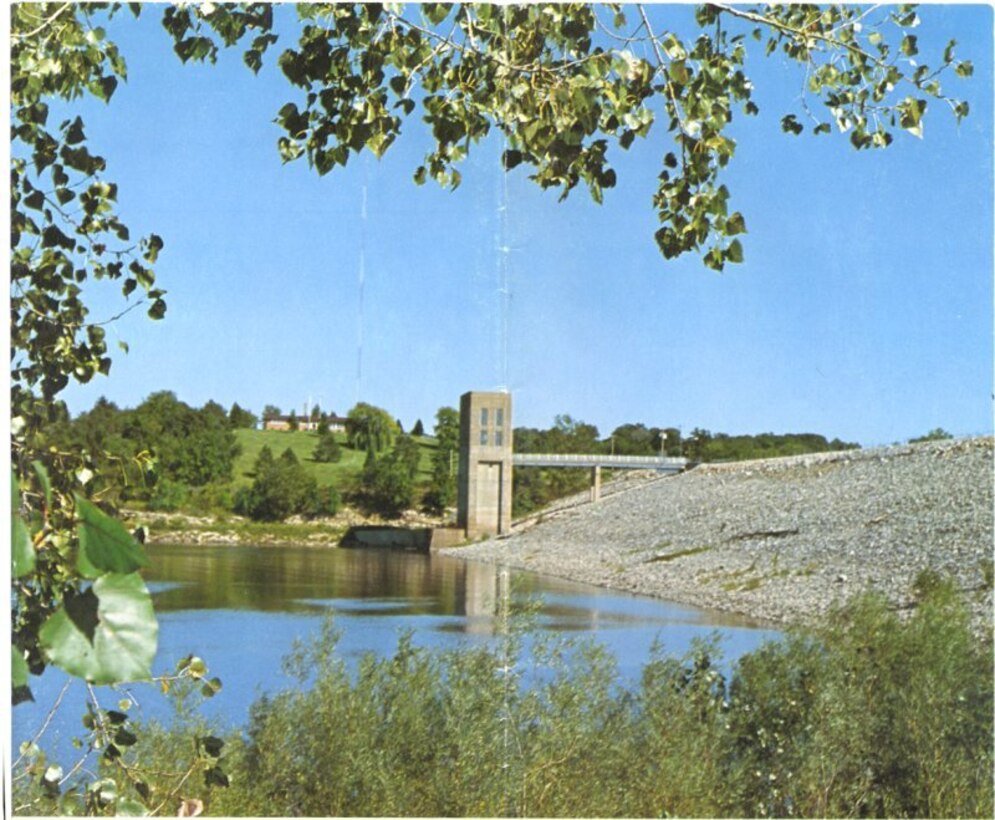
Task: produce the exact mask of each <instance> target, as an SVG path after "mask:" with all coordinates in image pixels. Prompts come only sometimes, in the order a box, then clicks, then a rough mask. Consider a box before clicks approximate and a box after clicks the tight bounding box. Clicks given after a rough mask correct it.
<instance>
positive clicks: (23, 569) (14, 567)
mask: <svg viewBox="0 0 995 820" xmlns="http://www.w3.org/2000/svg"><path fill="white" fill-rule="evenodd" d="M20 506H21V492H20V490H19V489H18V485H17V474H16V473H15V472H14V471H13V470H11V471H10V559H11V561H10V563H11V569H10V571H11V575H13V577H15V578H21V577H22V576H24V575H27V574H28V573H30V572H32V571H33V570H34V568H35V545H34V544H33V543H32V541H31V533H30V532H28V527H27V524H25V523H24V519H23V518H21V516H20V514H18V512H17V509H18V508H19V507H20Z"/></svg>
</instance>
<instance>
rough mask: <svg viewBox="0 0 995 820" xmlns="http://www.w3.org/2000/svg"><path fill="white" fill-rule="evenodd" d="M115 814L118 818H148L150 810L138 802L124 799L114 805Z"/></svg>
mask: <svg viewBox="0 0 995 820" xmlns="http://www.w3.org/2000/svg"><path fill="white" fill-rule="evenodd" d="M114 814H115V815H116V816H117V817H148V814H149V810H148V809H147V808H146V807H145V806H144V805H143V804H141V803H139V802H138V801H137V800H131V799H130V798H127V797H122V798H121V799H120V800H118V801H117V802H116V803H115V804H114Z"/></svg>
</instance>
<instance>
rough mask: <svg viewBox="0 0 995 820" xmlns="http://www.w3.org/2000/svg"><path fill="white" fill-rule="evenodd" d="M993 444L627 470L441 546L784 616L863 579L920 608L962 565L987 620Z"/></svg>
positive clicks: (977, 617) (804, 617)
mask: <svg viewBox="0 0 995 820" xmlns="http://www.w3.org/2000/svg"><path fill="white" fill-rule="evenodd" d="M993 445H995V441H993V439H992V438H974V439H961V440H952V441H940V442H926V443H920V444H914V445H913V444H907V445H896V446H892V447H884V448H875V449H873V450H848V451H842V452H834V453H820V454H814V455H804V456H791V457H787V458H778V459H767V460H761V461H745V462H734V463H727V464H704V465H701V466H699V467H696V468H695V469H693V470H690V471H688V472H686V473H683V474H681V475H678V476H672V477H666V478H660V477H656V476H652V477H647V476H641V477H633V478H623V479H622V480H621V481H620V482H618V485H619V486H616V487H615V491H614V492H608V493H605V494H604V495H603V497H602V499H601V501H599V502H598V503H595V504H582V503H577V502H578V500H579V499H580V498H582V497H583V496H577V497H574V499H573V500H572V501H573V503H571V500H566V501H565V502H561V503H560V504H559V505H554V508H551V509H549V510H547V511H546V512H544V513H543V514H541V515H540V516H538V517H534V520H527V521H526V522H519V523H518V524H516V526H515V527H513V530H512V532H511V533H510V534H509V535H508V536H504V537H498V538H495V539H490V540H487V541H482V542H478V543H475V544H471V545H467V546H462V547H454V548H447V549H442V550H439V553H440V554H444V555H451V556H458V557H462V558H464V559H467V560H474V561H484V562H488V563H500V564H505V565H507V566H509V567H514V568H517V569H525V570H530V571H533V572H539V573H542V574H546V575H552V576H555V577H559V578H564V579H569V580H573V581H581V582H583V583H589V584H592V585H595V586H600V587H606V588H611V589H615V590H619V591H624V592H632V593H636V594H640V595H649V596H652V597H656V598H664V599H667V600H670V601H674V602H675V603H680V604H687V605H691V606H697V607H701V608H703V609H712V610H719V611H722V612H728V613H735V614H739V615H743V616H745V617H748V618H751V619H756V620H759V621H763V622H766V623H771V624H776V625H781V626H783V625H789V624H804V623H807V622H812V621H815V620H818V619H819V618H821V617H823V616H825V615H826V614H827V613H828V612H829V611H830V609H831V608H832V607H834V606H836V605H838V604H841V603H843V602H844V601H846V600H847V599H849V598H851V597H853V596H854V595H857V594H859V593H860V592H863V591H865V590H876V591H878V592H879V593H881V594H882V595H884V596H885V597H886V598H887V599H888V601H889V602H890V604H891V605H892V607H893V608H895V609H897V610H900V611H910V610H911V609H913V608H914V607H915V606H916V601H917V597H918V594H917V591H916V586H917V583H918V584H920V585H921V584H928V583H930V582H931V581H932V579H933V578H934V577H935V576H933V575H932V574H933V573H935V574H938V575H940V576H944V577H950V578H952V580H953V582H954V584H955V585H956V586H957V587H958V588H959V589H960V590H961V591H962V592H963V594H964V596H965V599H966V600H967V602H968V604H969V606H970V609H971V613H972V620H973V622H974V623H975V624H976V625H977V626H978V627H979V628H981V629H984V628H985V625H986V624H987V625H988V626H990V625H991V623H992V584H991V573H992V569H991V562H992V538H993V535H992V533H993V523H992V519H993V512H992V511H993V483H995V478H993V469H992V468H993ZM523 524H524V526H523Z"/></svg>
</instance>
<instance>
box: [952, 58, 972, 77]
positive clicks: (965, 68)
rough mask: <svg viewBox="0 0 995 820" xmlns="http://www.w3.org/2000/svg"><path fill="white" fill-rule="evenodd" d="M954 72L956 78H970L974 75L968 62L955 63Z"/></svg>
mask: <svg viewBox="0 0 995 820" xmlns="http://www.w3.org/2000/svg"><path fill="white" fill-rule="evenodd" d="M954 71H955V72H956V73H957V76H958V77H970V76H971V75H972V74H974V66H973V65H972V64H971V61H970V60H964V61H963V62H961V63H957V66H956V68H954Z"/></svg>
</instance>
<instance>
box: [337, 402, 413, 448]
mask: <svg viewBox="0 0 995 820" xmlns="http://www.w3.org/2000/svg"><path fill="white" fill-rule="evenodd" d="M345 429H346V435H347V436H348V439H349V444H350V446H352V447H355V448H356V449H357V450H365V451H366V452H372V453H379V452H381V451H383V450H386V449H387V448H388V447H390V445H391V443H392V442H393V441H394V437H395V436H396V435H397V434H398V433H399V432H400V430H399V428H398V425H397V422H396V421H394V417H393V416H391V415H390V413H388V412H387V411H386V410H384V409H382V408H380V407H374V406H373V405H372V404H367V403H366V402H363V401H361V402H359V403H358V404H357V405H356V406H355V407H353V408H352V410H350V411H349V413H348V415H347V416H346V423H345Z"/></svg>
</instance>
